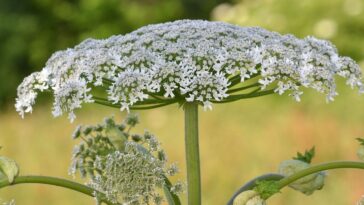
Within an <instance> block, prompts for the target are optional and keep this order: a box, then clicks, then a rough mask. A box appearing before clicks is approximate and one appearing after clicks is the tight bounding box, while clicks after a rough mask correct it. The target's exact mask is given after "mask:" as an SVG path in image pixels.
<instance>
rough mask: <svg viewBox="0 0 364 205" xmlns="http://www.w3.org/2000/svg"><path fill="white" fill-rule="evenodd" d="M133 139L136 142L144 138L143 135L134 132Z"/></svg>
mask: <svg viewBox="0 0 364 205" xmlns="http://www.w3.org/2000/svg"><path fill="white" fill-rule="evenodd" d="M131 139H132V140H133V141H134V142H139V141H141V140H142V136H140V135H139V134H133V135H131Z"/></svg>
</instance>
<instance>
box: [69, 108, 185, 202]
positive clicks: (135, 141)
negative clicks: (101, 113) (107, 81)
mask: <svg viewBox="0 0 364 205" xmlns="http://www.w3.org/2000/svg"><path fill="white" fill-rule="evenodd" d="M138 122H139V120H138V118H137V116H136V115H129V116H128V117H127V118H126V119H125V121H124V123H125V124H117V123H116V122H115V121H114V120H113V118H106V119H105V121H104V123H102V124H99V125H97V126H81V127H78V128H77V129H76V130H75V132H74V134H73V136H72V137H73V138H75V139H77V138H80V139H81V140H82V141H83V142H82V143H80V144H79V145H77V146H75V149H74V152H73V156H72V164H71V167H70V170H69V171H70V174H76V173H77V172H80V174H81V176H83V177H89V179H90V181H89V183H88V185H89V186H90V187H92V188H93V189H95V190H97V191H98V192H100V193H103V194H105V196H106V198H107V199H108V200H110V201H112V202H114V203H118V204H135V205H138V204H161V203H162V201H163V200H164V198H163V197H162V196H161V195H160V194H159V192H160V190H162V189H165V190H168V191H169V192H170V193H173V194H175V195H176V194H180V193H181V192H183V190H184V184H183V183H182V182H177V183H175V184H171V183H170V182H169V181H168V179H167V177H171V176H174V175H176V174H177V173H178V171H179V170H178V167H177V166H176V165H175V164H172V165H170V166H168V165H167V157H166V156H165V153H164V151H163V150H162V148H161V146H160V143H159V141H158V140H157V138H156V137H155V136H154V135H153V134H151V133H149V132H145V133H144V134H143V135H138V138H136V137H135V136H136V134H129V131H130V128H131V127H134V126H135V125H136V124H137V123H138ZM127 126H129V127H128V128H127ZM75 136H77V137H75ZM95 196H96V199H98V200H102V196H101V197H99V196H98V195H97V193H95ZM98 197H99V198H98Z"/></svg>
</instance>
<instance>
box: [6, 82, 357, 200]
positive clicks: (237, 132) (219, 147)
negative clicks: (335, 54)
mask: <svg viewBox="0 0 364 205" xmlns="http://www.w3.org/2000/svg"><path fill="white" fill-rule="evenodd" d="M341 87H342V86H341ZM340 93H341V95H340V96H338V97H337V99H336V101H335V102H334V103H330V104H326V103H325V101H324V97H322V96H320V95H318V94H314V93H310V92H309V93H305V95H304V96H303V102H301V103H296V102H294V101H292V100H291V99H289V97H286V96H285V97H282V96H279V97H278V96H275V97H273V96H268V97H263V98H259V99H251V100H244V101H240V102H236V103H230V104H224V105H215V106H214V110H213V111H212V112H203V111H202V110H201V111H200V146H201V165H202V181H203V190H202V191H203V204H206V205H210V204H211V205H215V204H225V203H226V202H227V200H228V198H229V197H230V196H231V195H232V194H233V192H234V191H235V190H236V189H237V188H238V187H239V186H241V185H242V184H244V183H245V182H246V181H248V180H249V179H251V178H253V177H255V176H257V175H260V174H263V173H266V172H274V171H275V170H277V166H278V164H279V163H280V162H281V161H282V160H285V159H290V158H291V157H292V156H293V155H294V154H295V153H296V151H304V150H305V149H309V148H311V147H312V146H313V145H315V146H316V151H317V157H316V158H315V159H314V160H313V163H318V162H323V161H331V160H339V159H340V160H344V159H347V160H356V156H355V152H356V149H357V147H358V143H357V142H356V141H355V140H354V139H355V138H356V137H363V136H364V109H363V105H364V98H363V96H358V95H357V94H356V93H355V92H354V91H349V89H344V90H341V91H340ZM139 113H140V118H141V122H142V123H141V124H140V125H139V126H138V127H137V128H136V130H137V131H139V132H143V130H144V128H148V130H150V131H151V132H152V133H155V134H156V135H157V136H159V138H160V141H161V142H162V143H163V147H164V148H165V150H166V152H167V154H168V156H169V160H170V161H177V162H178V164H179V166H180V167H181V170H184V169H185V164H184V163H185V162H184V142H183V136H184V135H183V130H184V129H183V112H182V110H180V109H178V108H177V106H175V105H172V106H169V107H166V108H160V109H155V110H147V111H142V112H139ZM110 115H115V116H116V119H121V118H122V117H123V116H125V113H120V112H119V111H118V110H117V109H112V108H104V107H101V106H99V105H87V106H85V109H83V110H81V111H80V112H78V118H77V120H76V122H75V123H73V124H70V123H69V122H68V120H67V119H66V117H62V118H56V119H54V118H53V117H52V116H51V114H50V105H38V106H37V107H36V108H35V111H34V113H33V114H32V115H28V116H26V118H25V119H24V120H22V119H21V118H20V117H19V116H18V115H17V113H15V111H13V110H9V111H7V112H3V113H0V145H2V146H3V149H2V150H1V151H0V154H1V155H6V156H8V157H11V158H14V159H15V160H16V161H17V162H18V163H19V165H20V167H21V174H40V175H51V176H59V177H65V178H71V177H70V176H68V175H67V169H68V165H69V161H70V158H71V151H72V147H73V144H74V142H73V140H72V139H71V137H70V135H71V133H72V131H73V129H74V128H75V127H76V125H77V124H90V123H97V122H99V121H101V120H102V119H103V117H105V116H110ZM180 176H181V178H183V179H184V178H185V175H184V173H183V172H182V173H181V175H180ZM77 180H79V179H77ZM363 180H364V172H362V171H358V170H339V171H331V172H329V175H328V177H327V181H326V185H325V187H324V189H323V190H322V191H318V192H316V193H315V194H313V195H312V196H311V197H307V196H305V195H303V194H300V193H298V192H294V191H291V190H290V189H284V190H283V192H282V193H281V194H279V195H276V196H274V197H272V198H271V199H270V200H269V205H286V204H287V205H288V204H295V205H306V204H335V205H336V204H337V205H341V204H342V205H346V204H355V203H356V202H357V201H358V200H359V198H360V196H361V195H362V194H364V187H363V186H362V182H363ZM0 198H1V199H4V200H9V199H12V198H14V199H16V201H17V204H22V205H23V204H24V205H26V204H38V205H50V204H52V205H64V204H68V205H73V204H75V205H76V204H77V205H78V204H94V201H93V199H90V198H87V197H85V196H82V195H80V194H78V193H73V192H71V191H68V190H63V189H60V188H57V187H49V186H42V185H20V186H16V187H10V188H6V189H3V190H0Z"/></svg>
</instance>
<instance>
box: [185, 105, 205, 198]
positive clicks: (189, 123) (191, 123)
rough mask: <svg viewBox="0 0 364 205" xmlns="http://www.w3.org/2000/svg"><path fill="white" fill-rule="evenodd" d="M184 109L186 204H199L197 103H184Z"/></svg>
mask: <svg viewBox="0 0 364 205" xmlns="http://www.w3.org/2000/svg"><path fill="white" fill-rule="evenodd" d="M184 110H185V145H186V165H187V194H188V204H189V205H200V204H201V178H200V153H199V145H198V104H197V103H186V104H185V105H184Z"/></svg>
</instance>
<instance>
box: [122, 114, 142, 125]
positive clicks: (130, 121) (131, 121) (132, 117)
mask: <svg viewBox="0 0 364 205" xmlns="http://www.w3.org/2000/svg"><path fill="white" fill-rule="evenodd" d="M125 123H126V124H127V125H129V126H132V127H134V126H135V125H136V124H138V123H139V117H138V115H137V114H133V113H130V114H129V115H128V116H127V117H126V119H125Z"/></svg>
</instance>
